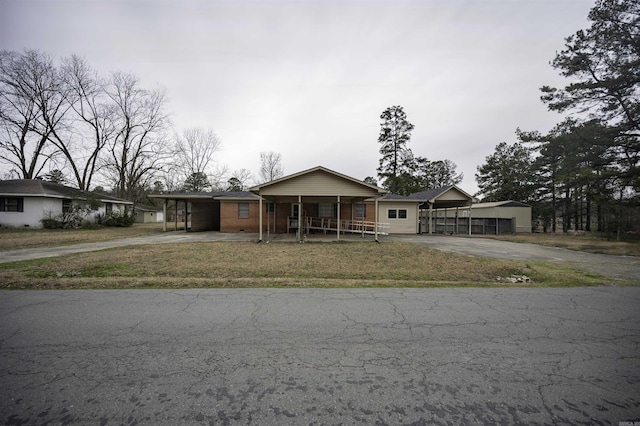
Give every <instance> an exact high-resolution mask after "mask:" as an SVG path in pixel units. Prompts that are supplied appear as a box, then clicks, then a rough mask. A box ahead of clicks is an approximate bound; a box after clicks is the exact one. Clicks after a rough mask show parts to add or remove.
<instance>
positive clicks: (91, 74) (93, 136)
mask: <svg viewBox="0 0 640 426" xmlns="http://www.w3.org/2000/svg"><path fill="white" fill-rule="evenodd" d="M60 78H61V81H62V84H63V94H64V95H65V96H66V98H67V101H68V102H69V106H70V111H69V112H71V113H72V114H67V117H66V120H65V121H66V125H65V126H58V127H53V130H52V133H51V140H52V142H53V143H54V145H55V146H56V147H57V148H58V150H60V152H61V153H62V154H63V155H64V156H65V158H66V160H67V164H68V165H69V167H70V168H71V170H72V172H73V176H74V178H75V180H76V183H77V186H78V188H80V189H82V190H89V188H90V186H91V181H92V179H93V176H94V174H95V173H96V171H97V168H98V165H99V163H98V160H99V157H100V154H101V153H102V151H103V149H104V148H105V146H106V144H107V142H108V141H109V140H111V138H113V137H114V135H115V127H114V125H115V122H114V121H115V103H114V102H113V100H112V99H110V98H109V97H108V96H107V93H106V91H105V86H104V82H103V81H102V79H100V77H98V74H97V73H96V72H95V71H94V70H93V69H91V67H90V66H89V65H88V64H87V63H86V61H85V60H84V59H82V58H79V57H77V56H75V55H74V56H71V57H70V58H66V59H64V60H63V65H62V69H61V74H60Z"/></svg>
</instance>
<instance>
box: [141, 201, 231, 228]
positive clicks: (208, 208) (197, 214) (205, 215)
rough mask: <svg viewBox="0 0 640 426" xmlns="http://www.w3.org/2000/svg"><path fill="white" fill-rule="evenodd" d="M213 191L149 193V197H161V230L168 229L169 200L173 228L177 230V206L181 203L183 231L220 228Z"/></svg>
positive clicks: (218, 207) (218, 202)
mask: <svg viewBox="0 0 640 426" xmlns="http://www.w3.org/2000/svg"><path fill="white" fill-rule="evenodd" d="M214 196H215V193H211V192H201V193H169V194H157V195H150V196H149V197H150V198H158V199H162V200H163V203H162V212H163V216H164V221H163V223H162V230H163V231H165V232H166V231H167V229H168V227H169V226H168V223H169V222H168V218H169V215H168V214H167V213H169V211H168V210H169V208H168V206H169V201H173V202H174V206H173V207H174V209H175V210H174V211H173V216H174V220H173V230H174V231H177V230H178V216H179V215H180V214H179V213H180V210H179V206H180V204H182V206H183V210H182V212H183V213H182V216H183V219H184V228H185V231H187V232H188V231H219V230H220V201H218V200H215V199H214Z"/></svg>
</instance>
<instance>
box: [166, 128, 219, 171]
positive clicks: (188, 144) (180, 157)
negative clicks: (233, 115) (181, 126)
mask: <svg viewBox="0 0 640 426" xmlns="http://www.w3.org/2000/svg"><path fill="white" fill-rule="evenodd" d="M175 137H176V145H175V150H176V156H175V157H176V166H177V168H178V172H179V173H181V174H182V176H183V181H184V180H186V179H187V178H189V177H193V176H196V175H200V174H203V175H207V174H208V172H209V170H210V167H211V166H212V165H213V161H214V155H215V153H216V152H217V151H218V150H219V149H220V147H221V146H222V141H221V140H220V139H219V138H218V136H217V135H216V134H215V132H214V131H213V129H203V128H200V127H192V128H189V129H186V130H184V131H183V132H182V134H176V136H175Z"/></svg>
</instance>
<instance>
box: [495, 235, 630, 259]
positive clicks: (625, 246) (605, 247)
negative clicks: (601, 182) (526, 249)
mask: <svg viewBox="0 0 640 426" xmlns="http://www.w3.org/2000/svg"><path fill="white" fill-rule="evenodd" d="M486 237H488V238H497V239H499V240H505V241H514V242H519V243H531V244H539V245H543V246H551V247H562V248H567V249H570V250H577V251H585V252H589V253H598V254H612V255H619V256H640V243H639V242H625V241H615V240H608V239H606V238H604V237H600V236H598V235H595V234H590V235H589V234H587V235H566V234H551V233H547V234H542V233H540V234H537V233H536V234H515V235H500V236H497V237H496V236H489V235H487V236H486Z"/></svg>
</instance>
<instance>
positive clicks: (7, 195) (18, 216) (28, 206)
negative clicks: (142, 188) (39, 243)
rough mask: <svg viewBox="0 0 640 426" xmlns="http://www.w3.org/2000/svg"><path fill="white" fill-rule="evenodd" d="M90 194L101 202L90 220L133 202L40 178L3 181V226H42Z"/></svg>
mask: <svg viewBox="0 0 640 426" xmlns="http://www.w3.org/2000/svg"><path fill="white" fill-rule="evenodd" d="M89 197H91V198H94V199H97V200H99V201H100V203H101V204H100V206H99V207H98V209H97V210H94V211H92V212H90V213H89V214H88V215H87V217H86V219H87V220H88V221H89V222H93V221H95V218H96V216H97V215H104V214H106V213H110V212H112V211H113V212H124V211H126V209H127V208H128V207H129V206H133V203H132V202H130V201H126V200H121V199H119V198H115V197H111V196H109V195H106V194H99V193H95V192H85V191H81V190H79V189H75V188H70V187H68V186H64V185H58V184H56V183H52V182H47V181H43V180H39V179H19V180H4V181H0V226H7V227H28V228H42V220H43V219H48V218H56V217H60V216H62V214H63V213H66V212H67V211H68V210H69V209H70V208H71V206H72V205H73V203H77V202H82V201H85V200H87V199H88V198H89Z"/></svg>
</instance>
